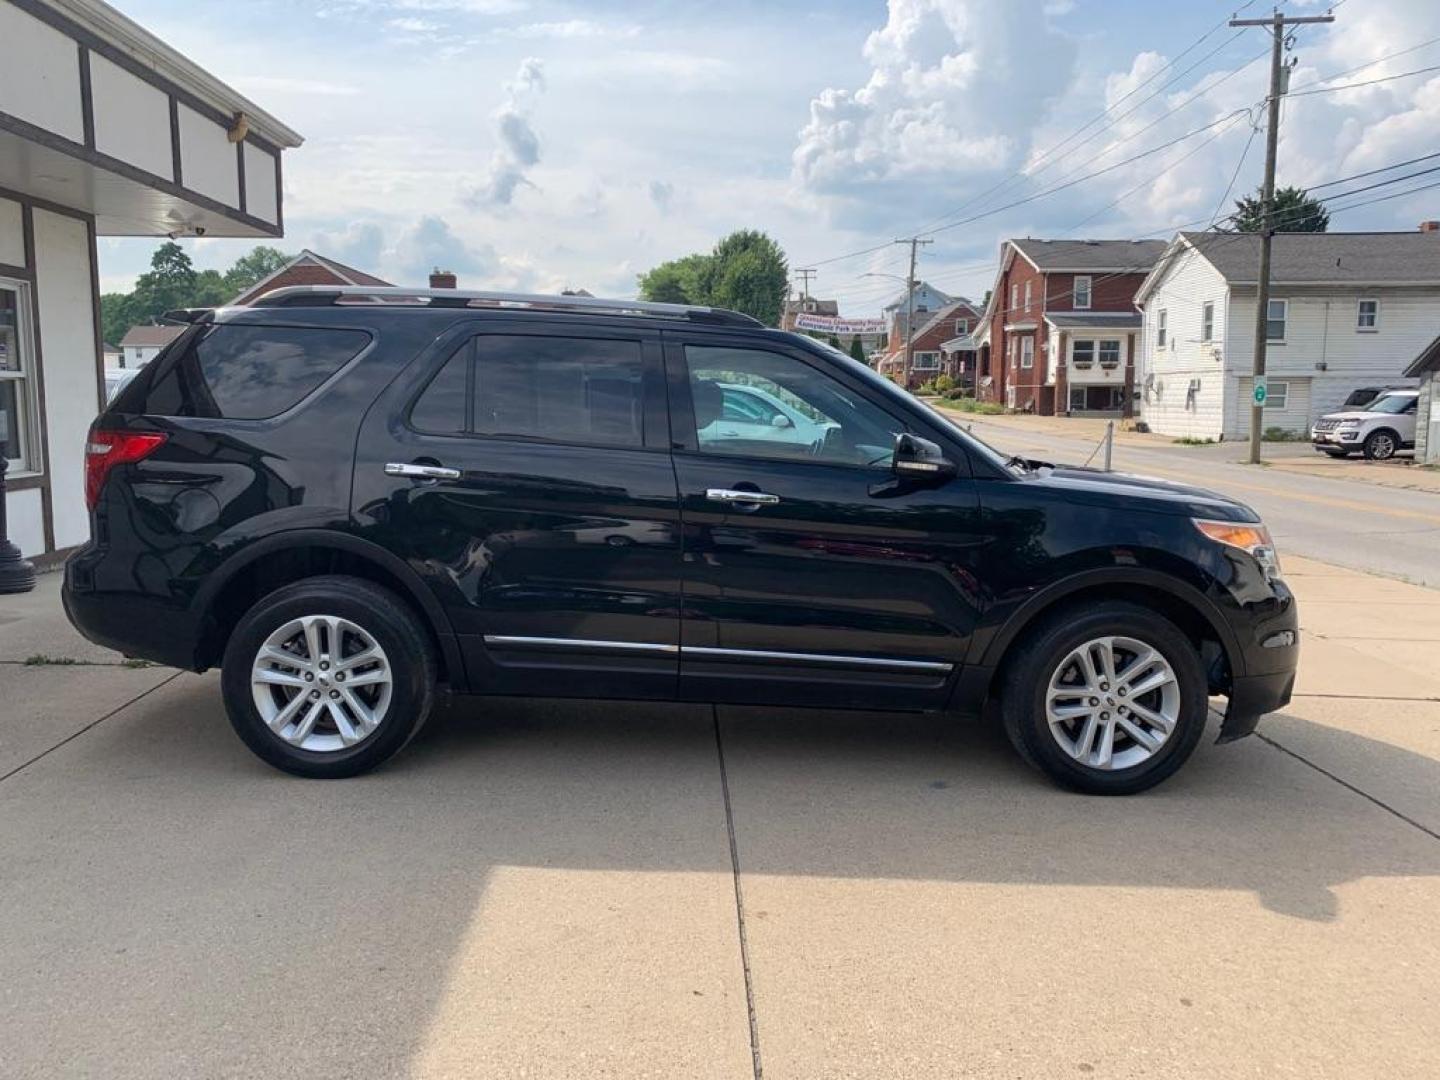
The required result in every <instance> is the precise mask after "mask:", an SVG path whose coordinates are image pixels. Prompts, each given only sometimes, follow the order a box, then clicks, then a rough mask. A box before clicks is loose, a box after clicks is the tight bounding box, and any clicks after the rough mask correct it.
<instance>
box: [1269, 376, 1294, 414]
mask: <svg viewBox="0 0 1440 1080" xmlns="http://www.w3.org/2000/svg"><path fill="white" fill-rule="evenodd" d="M1289 400H1290V384H1289V383H1288V382H1272V381H1268V380H1267V381H1266V383H1265V408H1267V409H1283V408H1285V405H1286V403H1287V402H1289Z"/></svg>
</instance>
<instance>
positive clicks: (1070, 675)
mask: <svg viewBox="0 0 1440 1080" xmlns="http://www.w3.org/2000/svg"><path fill="white" fill-rule="evenodd" d="M1179 718H1180V682H1179V680H1178V679H1177V678H1176V677H1175V670H1174V669H1173V668H1172V667H1171V666H1170V662H1169V661H1168V660H1166V659H1165V657H1164V656H1162V655H1161V654H1160V653H1159V652H1158V651H1157V650H1156V649H1154V648H1152V647H1151V646H1149V645H1147V644H1145V643H1144V642H1143V641H1139V640H1137V639H1135V638H1131V637H1101V638H1095V639H1093V640H1090V641H1087V642H1085V643H1084V644H1083V645H1081V646H1079V647H1078V648H1076V649H1073V650H1071V651H1070V652H1069V653H1068V654H1067V655H1066V656H1065V658H1064V659H1063V660H1061V661H1060V663H1059V664H1058V665H1057V666H1056V668H1055V670H1054V672H1053V673H1052V674H1051V676H1050V687H1049V691H1048V692H1047V694H1046V700H1045V719H1046V720H1047V722H1048V723H1049V725H1050V734H1051V736H1052V737H1053V738H1054V739H1055V741H1056V743H1058V744H1059V746H1060V748H1061V749H1062V750H1064V751H1065V753H1067V754H1069V755H1070V756H1071V757H1072V758H1074V759H1075V760H1076V761H1078V762H1080V764H1082V765H1087V766H1089V767H1090V768H1092V769H1128V768H1130V767H1131V766H1133V765H1139V764H1141V763H1142V762H1144V761H1148V760H1149V759H1150V758H1151V757H1152V756H1153V755H1154V754H1155V753H1156V752H1157V751H1159V749H1160V748H1161V747H1162V746H1164V745H1165V742H1166V740H1167V739H1169V738H1170V735H1171V734H1172V733H1173V732H1174V730H1175V725H1176V723H1177V722H1178V721H1179Z"/></svg>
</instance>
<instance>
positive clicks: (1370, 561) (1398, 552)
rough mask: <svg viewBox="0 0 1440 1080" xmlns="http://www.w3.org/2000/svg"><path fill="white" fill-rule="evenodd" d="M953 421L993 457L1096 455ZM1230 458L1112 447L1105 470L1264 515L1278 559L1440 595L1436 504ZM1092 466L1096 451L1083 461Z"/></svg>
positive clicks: (1070, 444)
mask: <svg viewBox="0 0 1440 1080" xmlns="http://www.w3.org/2000/svg"><path fill="white" fill-rule="evenodd" d="M962 423H963V424H965V426H968V427H971V430H972V431H973V432H974V433H975V434H976V435H978V436H979V437H980V438H982V439H984V440H985V441H986V442H987V443H989V444H990V445H991V446H993V447H995V448H996V449H997V450H1001V451H1003V452H1005V453H1012V454H1024V455H1025V456H1027V457H1038V458H1041V459H1043V460H1046V461H1053V462H1056V463H1057V464H1082V463H1084V462H1085V460H1086V459H1087V458H1089V457H1090V455H1091V453H1092V451H1094V449H1095V443H1094V442H1093V441H1092V440H1086V439H1078V438H1070V437H1065V436H1057V435H1052V434H1049V433H1047V432H1042V431H1035V432H1030V431H1022V430H1017V429H1016V428H1015V427H1013V426H1010V425H1004V426H1002V425H999V424H989V423H985V422H984V421H983V420H978V419H977V420H975V421H974V423H973V425H972V424H971V423H970V421H969V418H966V419H965V420H964V421H962ZM1267 450H1268V451H1270V452H1280V453H1285V452H1287V451H1288V452H1290V453H1294V452H1295V450H1294V449H1293V448H1288V447H1282V448H1273V449H1272V448H1267ZM1307 452H1308V450H1307ZM1236 454H1237V449H1236V447H1235V446H1233V445H1225V444H1221V445H1218V446H1213V447H1211V446H1157V447H1154V448H1151V447H1148V446H1147V447H1140V446H1135V445H1133V444H1130V443H1125V442H1117V443H1116V445H1115V456H1114V460H1113V467H1114V468H1115V470H1116V471H1119V472H1131V473H1138V474H1141V475H1144V476H1154V477H1159V478H1161V479H1165V480H1178V481H1181V482H1184V483H1190V484H1196V485H1199V486H1200V487H1205V488H1209V489H1210V490H1212V491H1218V492H1220V493H1222V494H1224V495H1228V496H1230V497H1231V498H1235V499H1239V500H1240V501H1241V502H1244V503H1246V504H1247V505H1249V506H1251V507H1253V508H1254V509H1255V510H1256V511H1257V512H1258V513H1259V514H1260V515H1261V517H1262V518H1264V520H1265V523H1266V525H1268V526H1269V528H1270V533H1271V535H1272V536H1274V538H1275V544H1276V546H1277V547H1278V548H1279V549H1280V553H1281V555H1282V557H1283V556H1284V555H1285V554H1286V553H1291V554H1295V555H1304V556H1308V557H1309V558H1313V559H1320V560H1322V561H1324V562H1328V563H1332V564H1335V565H1337V566H1346V567H1350V568H1351V569H1355V570H1363V571H1366V572H1368V573H1372V574H1384V575H1386V576H1387V577H1396V578H1401V579H1403V580H1405V581H1411V582H1414V583H1415V584H1417V585H1428V586H1431V587H1432V588H1440V497H1437V496H1436V495H1435V493H1434V492H1429V491H1411V490H1407V489H1404V488H1392V487H1381V486H1378V485H1370V484H1362V483H1357V482H1356V481H1353V480H1331V479H1326V478H1324V477H1311V476H1302V475H1297V474H1295V473H1290V472H1279V471H1272V470H1267V469H1266V468H1264V467H1263V466H1259V467H1257V466H1254V465H1244V464H1239V463H1237V462H1236V461H1234V458H1235V456H1236ZM1099 461H1100V457H1099V455H1098V454H1097V455H1096V457H1095V460H1094V462H1093V463H1092V464H1098V463H1099Z"/></svg>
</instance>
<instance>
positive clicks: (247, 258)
mask: <svg viewBox="0 0 1440 1080" xmlns="http://www.w3.org/2000/svg"><path fill="white" fill-rule="evenodd" d="M293 258H294V256H293V255H286V254H285V253H284V252H283V251H281V250H280V249H279V248H273V247H266V246H265V245H263V244H262V245H260V246H259V247H255V248H252V249H251V250H250V252H249V254H246V255H241V256H240V257H239V258H238V259H236V260H235V262H234V263H233V264H232V265H231V267H230V269H229V270H227V271H226V272H225V288H226V289H228V290H229V295H228V296H227V297H226V298H225V299H226V300H231V299H234V298H235V297H236V296H239V295H240V294H241V293H242V292H244V291H245V290H246V289H248V288H250V287H251V286H253V285H258V284H259V283H260V282H262V281H264V280H265V279H266V278H267V277H269V276H270V275H271V274H273V273H275V271H277V270H279V269H280V268H281V267H282V266H284V265H285V264H286V263H288V262H289V261H290V260H291V259H293Z"/></svg>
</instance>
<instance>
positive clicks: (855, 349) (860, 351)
mask: <svg viewBox="0 0 1440 1080" xmlns="http://www.w3.org/2000/svg"><path fill="white" fill-rule="evenodd" d="M850 357H851V359H853V360H859V361H860V363H862V364H863V363H865V346H864V345H861V344H860V335H858V334H857V335H855V336H854V337H852V338H851V339H850Z"/></svg>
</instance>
